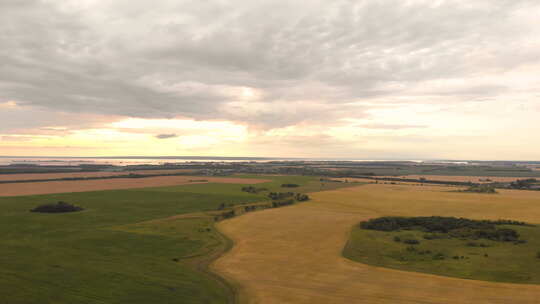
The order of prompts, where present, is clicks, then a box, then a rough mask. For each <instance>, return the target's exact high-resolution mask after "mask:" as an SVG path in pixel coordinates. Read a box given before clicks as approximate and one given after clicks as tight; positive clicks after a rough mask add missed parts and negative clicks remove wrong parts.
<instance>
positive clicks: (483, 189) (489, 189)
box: [463, 184, 497, 193]
mask: <svg viewBox="0 0 540 304" xmlns="http://www.w3.org/2000/svg"><path fill="white" fill-rule="evenodd" d="M463 192H473V193H497V191H495V187H494V186H493V185H486V184H480V185H473V186H470V187H469V188H467V189H465V190H463Z"/></svg>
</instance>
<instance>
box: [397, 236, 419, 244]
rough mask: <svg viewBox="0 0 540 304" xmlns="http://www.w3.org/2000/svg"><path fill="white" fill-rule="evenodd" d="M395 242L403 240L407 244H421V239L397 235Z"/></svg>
mask: <svg viewBox="0 0 540 304" xmlns="http://www.w3.org/2000/svg"><path fill="white" fill-rule="evenodd" d="M394 242H398V243H399V242H403V243H405V244H409V245H418V244H420V241H419V240H417V239H412V238H406V239H401V237H399V236H396V237H394Z"/></svg>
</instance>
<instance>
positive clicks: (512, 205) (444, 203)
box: [212, 185, 540, 304]
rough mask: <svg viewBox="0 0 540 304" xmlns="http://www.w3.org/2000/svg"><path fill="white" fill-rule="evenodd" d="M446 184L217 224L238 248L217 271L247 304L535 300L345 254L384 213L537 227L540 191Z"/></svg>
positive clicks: (372, 191)
mask: <svg viewBox="0 0 540 304" xmlns="http://www.w3.org/2000/svg"><path fill="white" fill-rule="evenodd" d="M448 189H449V188H444V187H414V186H400V185H366V186H361V187H355V188H346V189H340V190H335V191H326V192H319V193H314V194H313V195H312V197H313V199H312V201H310V202H307V203H303V204H299V205H294V206H291V207H285V208H278V209H271V210H266V211H261V212H254V213H250V214H247V215H244V216H240V217H236V218H233V219H231V220H227V221H223V222H221V223H220V224H219V225H218V227H219V229H220V230H221V231H222V232H223V233H225V234H226V235H227V236H229V237H230V238H232V239H233V240H234V242H235V246H234V247H233V249H232V250H231V251H229V252H228V253H227V254H225V255H224V256H223V257H221V258H220V259H218V260H217V261H216V262H215V263H214V264H213V265H212V267H213V269H214V270H215V271H217V272H218V273H220V274H221V275H223V276H225V277H226V278H228V279H230V280H232V281H233V282H236V283H237V284H238V286H240V288H239V290H240V297H241V301H242V302H243V303H310V304H317V303H321V304H322V303H348V304H350V303H433V304H435V303H437V304H439V303H501V304H502V303H504V304H507V303H538V299H540V286H537V285H519V284H506V283H493V282H483V281H472V280H463V279H456V278H449V277H442V276H435V275H429V274H421V273H413V272H403V271H397V270H391V269H385V268H378V267H373V266H368V265H364V264H360V263H356V262H353V261H350V260H347V259H345V258H343V257H342V256H341V251H342V249H343V246H344V245H345V242H346V241H347V238H348V233H349V231H350V229H351V227H352V226H353V225H355V224H357V223H358V222H359V221H361V220H365V219H368V218H370V217H375V216H381V215H453V216H467V217H471V218H493V219H497V218H500V217H504V218H511V219H514V220H524V221H529V222H536V223H540V192H532V191H504V192H502V193H500V194H498V195H485V194H484V195H482V194H469V193H456V192H449V191H448Z"/></svg>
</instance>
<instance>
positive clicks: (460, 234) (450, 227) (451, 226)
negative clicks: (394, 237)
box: [360, 216, 526, 243]
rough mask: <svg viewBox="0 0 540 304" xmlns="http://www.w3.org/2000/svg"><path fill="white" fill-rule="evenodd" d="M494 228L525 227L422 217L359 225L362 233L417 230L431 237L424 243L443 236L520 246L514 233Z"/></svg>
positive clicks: (511, 222)
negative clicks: (364, 231)
mask: <svg viewBox="0 0 540 304" xmlns="http://www.w3.org/2000/svg"><path fill="white" fill-rule="evenodd" d="M497 225H526V223H524V222H519V221H512V220H498V221H489V220H471V219H465V218H456V217H441V216H425V217H380V218H375V219H371V220H369V221H366V222H362V223H360V227H361V228H363V229H370V230H380V231H396V230H400V229H405V230H420V231H425V232H429V233H433V234H431V235H426V236H424V238H425V239H434V238H441V237H437V234H436V233H444V234H445V236H446V237H448V238H462V239H488V240H492V241H499V242H515V243H522V242H524V241H523V240H519V234H518V233H517V231H515V230H513V229H509V228H501V229H497V228H496V227H495V226H497Z"/></svg>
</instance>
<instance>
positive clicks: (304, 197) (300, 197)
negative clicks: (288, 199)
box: [294, 193, 309, 202]
mask: <svg viewBox="0 0 540 304" xmlns="http://www.w3.org/2000/svg"><path fill="white" fill-rule="evenodd" d="M294 198H295V199H296V200H297V201H299V202H303V201H307V200H309V196H308V195H307V194H303V193H296V195H295V197H294Z"/></svg>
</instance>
